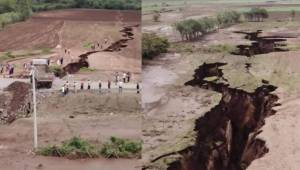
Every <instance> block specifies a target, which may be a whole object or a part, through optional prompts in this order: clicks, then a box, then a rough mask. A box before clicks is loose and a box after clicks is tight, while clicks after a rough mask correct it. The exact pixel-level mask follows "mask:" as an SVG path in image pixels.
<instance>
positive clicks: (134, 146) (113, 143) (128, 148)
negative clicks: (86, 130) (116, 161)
mask: <svg viewBox="0 0 300 170" xmlns="http://www.w3.org/2000/svg"><path fill="white" fill-rule="evenodd" d="M141 150H142V144H141V142H134V141H131V140H128V139H121V138H116V137H111V138H110V141H109V142H107V143H105V144H104V145H103V148H102V150H101V154H102V155H103V156H105V157H106V158H120V157H122V158H130V157H140V154H141Z"/></svg>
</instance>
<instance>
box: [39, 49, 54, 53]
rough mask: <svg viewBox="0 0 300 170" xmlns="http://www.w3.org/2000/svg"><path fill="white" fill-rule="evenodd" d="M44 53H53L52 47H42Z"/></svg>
mask: <svg viewBox="0 0 300 170" xmlns="http://www.w3.org/2000/svg"><path fill="white" fill-rule="evenodd" d="M41 52H42V54H51V53H52V50H51V48H41Z"/></svg>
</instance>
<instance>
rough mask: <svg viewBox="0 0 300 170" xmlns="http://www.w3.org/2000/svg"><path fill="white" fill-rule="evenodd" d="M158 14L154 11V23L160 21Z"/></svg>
mask: <svg viewBox="0 0 300 170" xmlns="http://www.w3.org/2000/svg"><path fill="white" fill-rule="evenodd" d="M160 16H161V15H160V13H159V12H158V11H156V12H155V13H154V14H153V18H152V19H153V21H154V22H159V20H160Z"/></svg>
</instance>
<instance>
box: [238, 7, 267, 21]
mask: <svg viewBox="0 0 300 170" xmlns="http://www.w3.org/2000/svg"><path fill="white" fill-rule="evenodd" d="M244 15H245V18H247V19H248V20H249V21H256V22H260V21H263V19H265V18H268V17H269V14H268V11H267V10H266V9H264V8H251V10H250V11H249V12H246V13H244Z"/></svg>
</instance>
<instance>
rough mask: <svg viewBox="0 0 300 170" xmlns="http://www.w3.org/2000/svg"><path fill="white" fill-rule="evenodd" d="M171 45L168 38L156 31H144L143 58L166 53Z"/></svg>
mask: <svg viewBox="0 0 300 170" xmlns="http://www.w3.org/2000/svg"><path fill="white" fill-rule="evenodd" d="M169 46H170V43H169V41H168V40H167V39H166V38H162V37H159V36H157V35H156V34H154V33H143V36H142V53H143V58H146V59H152V58H153V57H154V56H157V55H159V54H161V53H166V52H167V51H168V48H169Z"/></svg>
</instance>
